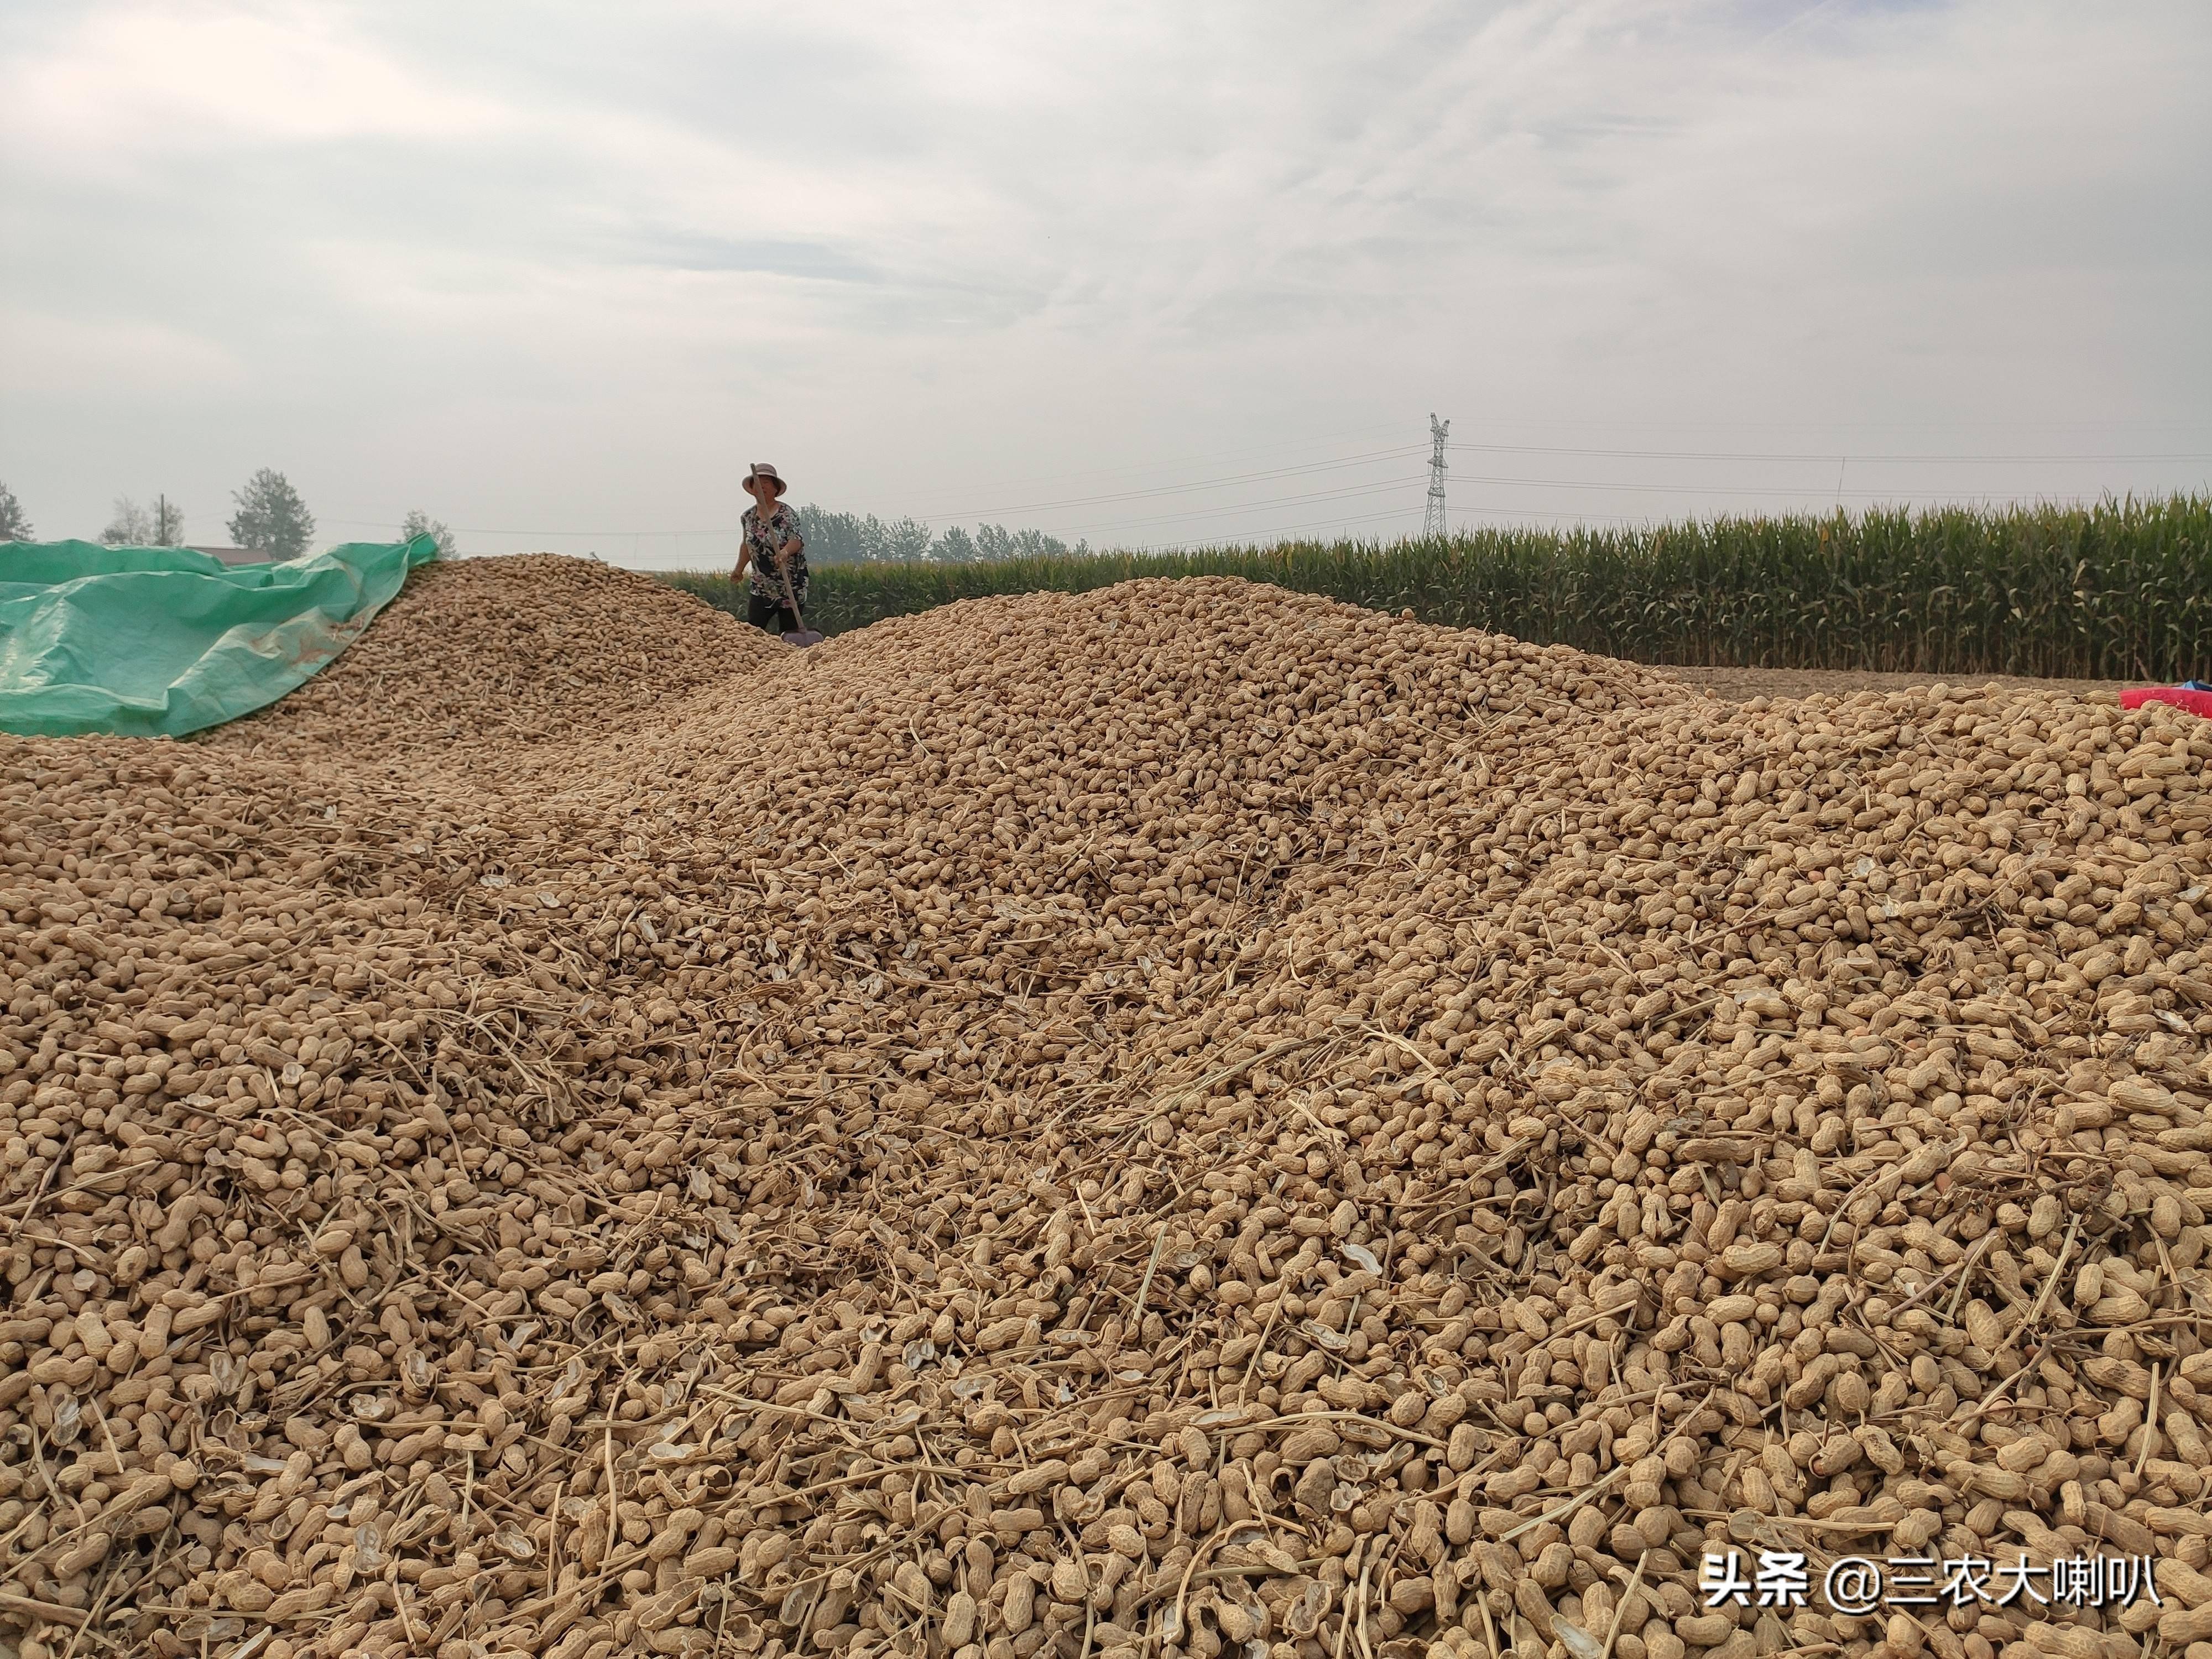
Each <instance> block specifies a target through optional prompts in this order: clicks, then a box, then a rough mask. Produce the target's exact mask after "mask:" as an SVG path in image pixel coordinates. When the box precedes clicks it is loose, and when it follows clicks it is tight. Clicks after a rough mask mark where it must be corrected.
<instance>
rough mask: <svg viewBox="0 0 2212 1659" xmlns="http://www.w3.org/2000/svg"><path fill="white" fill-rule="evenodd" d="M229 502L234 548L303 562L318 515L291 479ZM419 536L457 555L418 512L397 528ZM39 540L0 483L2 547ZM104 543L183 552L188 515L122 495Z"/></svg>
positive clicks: (408, 536)
mask: <svg viewBox="0 0 2212 1659" xmlns="http://www.w3.org/2000/svg"><path fill="white" fill-rule="evenodd" d="M231 501H232V502H233V504H234V506H235V507H236V508H237V511H236V512H234V513H232V514H231V516H230V518H229V519H228V521H227V522H226V523H225V525H224V526H223V527H224V528H225V529H226V530H228V532H230V541H231V545H233V546H234V547H242V548H245V549H246V550H248V551H249V552H254V553H261V554H265V555H266V556H269V557H270V559H271V560H276V561H281V560H285V559H295V558H297V557H299V556H300V555H301V554H302V553H304V552H306V551H307V546H308V544H309V543H310V542H311V541H313V538H314V534H315V515H314V514H313V513H310V512H309V511H308V510H307V502H306V501H304V500H302V499H301V495H300V492H299V491H298V490H297V489H294V488H293V487H292V483H291V480H289V478H287V477H285V476H284V475H283V473H281V472H278V471H275V470H274V469H272V468H270V467H265V466H264V467H263V468H262V469H261V470H260V471H258V472H257V473H255V474H254V475H253V476H252V477H251V478H249V479H247V480H246V487H245V488H244V489H239V490H236V491H234V492H233V493H232V495H231ZM417 536H428V537H430V538H433V539H434V540H435V542H436V543H437V544H438V556H439V557H440V558H451V557H452V556H453V553H454V551H455V548H454V541H453V532H452V531H451V530H450V529H448V528H447V526H445V525H443V524H441V523H440V522H439V521H438V520H435V519H434V518H432V517H430V515H429V514H428V513H425V512H423V511H422V508H420V507H416V508H415V509H413V510H412V511H410V513H408V514H407V517H406V519H405V520H404V521H403V522H402V523H401V525H400V526H399V537H400V539H401V540H403V541H411V540H413V539H414V538H416V537H417ZM36 538H37V532H35V531H34V530H33V528H32V526H31V519H30V515H29V514H28V513H26V512H25V511H24V510H23V504H22V503H21V501H18V500H16V498H15V492H14V491H13V490H11V489H9V488H8V486H7V485H6V484H4V483H0V542H27V541H33V540H35V539H36ZM100 540H101V541H102V542H103V543H105V544H106V545H107V546H109V547H181V546H183V545H184V544H185V515H184V513H183V511H182V509H180V508H179V507H178V506H177V504H176V503H175V502H173V501H171V500H170V499H169V498H168V496H167V495H156V496H155V498H154V500H153V502H152V504H151V505H150V506H149V505H146V504H144V503H142V502H139V501H134V500H133V499H132V498H131V497H130V496H128V495H119V496H118V497H117V498H116V501H115V516H114V517H113V518H112V519H111V520H108V523H107V526H106V528H105V529H104V530H102V531H101V532H100Z"/></svg>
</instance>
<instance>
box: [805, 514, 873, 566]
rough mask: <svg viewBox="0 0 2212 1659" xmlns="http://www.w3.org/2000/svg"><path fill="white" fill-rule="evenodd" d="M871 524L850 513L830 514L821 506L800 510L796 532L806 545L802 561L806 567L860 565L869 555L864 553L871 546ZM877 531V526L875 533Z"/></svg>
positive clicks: (870, 521)
mask: <svg viewBox="0 0 2212 1659" xmlns="http://www.w3.org/2000/svg"><path fill="white" fill-rule="evenodd" d="M873 522H874V521H873V520H863V519H860V518H858V517H856V516H855V515H854V514H853V513H832V512H830V511H829V508H827V507H800V508H799V535H800V536H801V537H803V538H805V542H806V562H808V563H809V564H858V563H860V562H861V561H862V560H864V559H866V558H868V557H869V556H870V554H869V548H870V546H871V545H872V543H871V537H870V532H869V529H868V526H869V525H870V524H872V523H873ZM880 529H881V526H878V532H879V531H880ZM877 539H880V537H879V536H878V538H877Z"/></svg>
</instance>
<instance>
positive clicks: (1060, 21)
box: [0, 0, 2212, 567]
mask: <svg viewBox="0 0 2212 1659" xmlns="http://www.w3.org/2000/svg"><path fill="white" fill-rule="evenodd" d="M2208 85H2212V8H2208V7H2207V6H2206V5H2205V4H2204V3H2203V0H2174V3H2156V0H2148V3H2129V4H2126V5H2093V4H2084V3H2081V0H2050V3H2045V0H1964V3H1957V4H1942V3H1917V0H1888V3H1880V0H1826V3H1811V0H1740V3H1726V0H1716V3H1711V4H1695V3H1662V0H1529V3H1511V4H1477V3H1445V4H1422V3H1414V0H1404V3H1396V4H1393V5H1390V6H1387V7H1373V6H1357V7H1355V6H1350V5H1330V4H1321V3H1307V0H1267V3H1265V4H1260V3H1250V4H1246V3H1237V0H1212V3H1206V4H1200V5H1192V4H1190V3H1188V0H1179V3H1157V4H1156V3H1149V0H1114V3H1112V4H1110V5H1107V4H1090V5H1082V4H1078V5H1054V6H1041V5H1036V4H1034V3H1027V4H1020V5H997V4H991V3H975V4H970V5H966V6H960V7H952V6H945V5H920V4H911V5H908V4H884V3H837V4H827V5H809V6H783V7H776V8H769V7H763V6H752V5H745V4H733V3H716V4H706V3H654V0H629V3H625V4H623V5H620V6H608V5H605V4H602V3H589V4H586V3H570V4H562V3H533V4H530V5H520V4H504V5H501V4H464V5H456V4H454V3H452V0H439V3H425V4H416V3H408V0H379V3H377V4H374V5H362V6H351V5H343V4H332V3H311V4H300V5H288V4H216V3H210V4H204V5H137V4H100V3H91V4H72V5H57V4H54V3H52V0H28V3H27V0H0V228H4V240H0V481H4V482H5V483H7V484H8V485H9V487H11V488H12V489H14V490H15V493H16V495H18V496H19V497H20V498H21V501H22V502H23V504H24V506H25V507H26V508H27V511H28V513H29V514H30V516H31V519H32V520H33V524H34V526H36V529H37V531H38V532H39V533H40V535H42V536H46V537H56V536H63V535H82V536H91V535H94V534H96V533H97V532H98V531H99V529H100V526H102V525H103V524H105V523H106V521H107V519H108V517H109V515H110V509H111V504H112V501H113V498H114V497H115V496H117V495H119V494H125V493H127V494H130V495H136V496H139V497H141V498H148V499H150V498H151V496H152V495H154V494H155V492H156V491H167V494H168V495H170V497H171V498H172V499H173V500H174V501H179V502H180V503H181V504H182V506H183V507H184V510H185V529H186V532H187V538H188V539H190V540H192V541H197V542H208V541H225V540H228V534H227V532H225V531H224V529H223V527H222V520H224V519H225V518H226V517H227V516H228V511H229V495H230V492H231V491H232V490H233V489H236V488H237V487H238V486H239V485H240V483H242V482H243V481H244V480H245V478H246V477H247V476H248V475H249V474H250V473H251V472H252V471H254V469H256V468H258V467H262V466H273V467H276V468H277V469H279V470H281V471H283V472H285V473H286V474H287V475H288V476H289V477H290V478H291V480H292V482H293V483H295V485H297V486H298V487H299V489H300V490H301V493H302V494H303V495H305V496H306V498H307V502H308V504H309V506H310V507H312V509H313V511H314V513H315V514H316V517H317V520H318V523H319V532H318V536H317V540H318V542H319V543H328V542H333V541H338V540H345V539H358V538H365V537H374V536H377V535H380V534H386V533H388V532H390V531H391V530H392V528H393V526H396V524H397V522H398V519H399V517H400V516H401V514H403V513H404V512H405V511H406V510H407V509H408V508H409V507H423V508H425V509H427V510H428V512H430V513H432V514H433V515H434V516H436V517H439V518H441V519H444V520H447V521H448V522H450V523H451V524H453V525H454V526H457V527H459V530H460V532H461V534H460V539H461V544H462V546H463V547H464V548H465V550H471V551H485V552H491V551H502V552H504V551H520V550H528V549H531V548H535V547H549V548H553V549H556V550H564V551H583V550H586V549H596V550H599V551H600V552H601V553H602V554H604V555H606V556H610V557H613V558H616V559H617V560H620V561H621V562H629V563H637V564H653V565H677V566H693V567H698V566H712V565H716V564H726V562H728V561H729V559H730V558H731V557H732V555H733V550H734V534H733V532H734V526H735V523H736V520H737V515H738V512H739V511H740V509H741V508H742V507H744V504H745V503H744V497H743V496H742V495H741V494H740V493H739V491H738V477H740V475H741V472H742V470H743V465H744V463H745V462H746V461H748V460H751V459H762V460H768V461H772V462H774V463H775V464H776V465H778V466H779V467H781V469H782V471H784V473H785V474H786V476H787V477H789V478H791V479H792V480H793V484H794V491H793V495H794V498H795V499H798V500H801V501H816V502H819V503H821V504H823V505H825V506H832V507H843V508H846V509H849V510H852V511H856V512H864V513H865V512H873V513H880V514H882V515H884V516H885V517H886V518H890V517H894V516H896V515H899V514H902V513H911V514H913V515H915V516H916V517H920V518H923V519H926V520H929V521H930V522H931V523H932V524H933V525H936V526H940V527H941V526H944V525H945V524H947V523H953V522H959V523H967V524H971V525H972V524H973V523H975V522H976V521H977V520H981V519H988V520H996V521H1001V522H1005V523H1007V524H1009V525H1012V526H1026V525H1034V526H1038V527H1040V528H1043V529H1047V530H1050V531H1053V532H1055V533H1058V534H1060V535H1062V536H1065V537H1066V538H1068V539H1069V540H1071V541H1072V540H1073V539H1075V538H1077V537H1079V536H1082V537H1086V538H1089V539H1090V540H1091V542H1092V543H1093V544H1121V545H1133V544H1172V543H1179V542H1189V541H1194V540H1202V539H1217V538H1218V539H1227V538H1265V537H1269V536H1272V535H1273V534H1276V533H1279V532H1292V531H1296V532H1312V533H1325V534H1326V533H1346V534H1355V535H1363V536H1364V535H1372V536H1378V537H1394V536H1396V535H1399V534H1401V533H1406V532H1413V531H1416V530H1418V529H1419V525H1420V520H1421V510H1422V504H1423V493H1424V489H1425V477H1424V474H1425V464H1426V459H1427V449H1428V417H1429V415H1430V413H1431V411H1432V410H1433V411H1434V412H1435V413H1436V414H1437V415H1439V416H1445V417H1448V418H1449V420H1450V421H1451V422H1452V426H1451V441H1452V443H1453V444H1454V445H1455V448H1454V449H1453V450H1452V452H1451V454H1450V464H1451V469H1452V472H1451V477H1450V479H1449V486H1448V488H1449V502H1450V508H1451V516H1452V521H1453V524H1454V525H1455V526H1460V525H1470V526H1471V525H1477V524H1483V523H1499V522H1510V521H1513V520H1528V521H1531V522H1537V523H1546V524H1549V523H1555V522H1560V521H1563V520H1575V519H1583V520H1595V521H1599V522H1612V521H1614V520H1649V519H1657V518H1668V517H1676V516H1682V515H1687V514H1692V513H1711V512H1714V511H1718V510H1752V511H1779V510H1784V509H1788V508H1793V507H1814V508H1821V509H1826V510H1833V508H1834V507H1836V506H1837V505H1838V503H1839V502H1840V503H1841V504H1842V505H1844V506H1846V507H1853V508H1858V507H1865V506H1867V505H1869V504H1871V503H1875V502H1897V501H1936V500H1945V499H1957V498H1995V499H2009V498H2015V497H2036V496H2057V497H2079V496H2084V495H2087V496H2094V495H2097V494H2099V493H2100V492H2101V491H2106V490H2111V491H2115V492H2124V491H2127V490H2130V489H2133V490H2136V491H2138V492H2144V491H2163V490H2166V489H2202V488H2204V487H2206V483H2207V480H2208V478H2212V305H2208V295H2212V218H2208V215H2207V213H2206V206H2207V204H2208V203H2212V99H2208V98H2207V97H2206V96H2205V91H2204V89H2205V88H2206V87H2207V86H2208ZM1624 452H1629V453H1624ZM1884 457H1888V458H1891V459H1881V458H1884ZM1897 458H1948V459H1897Z"/></svg>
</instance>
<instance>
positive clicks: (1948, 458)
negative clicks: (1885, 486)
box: [1447, 422, 2212, 465]
mask: <svg viewBox="0 0 2212 1659" xmlns="http://www.w3.org/2000/svg"><path fill="white" fill-rule="evenodd" d="M1447 424H1449V422H1447ZM1451 447H1452V448H1454V449H1467V450H1480V451H1482V452H1483V453H1486V454H1492V455H1603V456H1609V457H1614V458H1618V459H1626V460H1644V461H1836V460H1843V459H1850V460H1854V461H1879V462H1882V463H1884V464H1886V465H1887V464H1894V463H1899V462H1910V461H1933V462H1945V463H1954V464H1955V463H1968V464H1976V465H1979V464H1989V465H2015V464H2020V465H2026V464H2028V463H2049V462H2053V461H2204V460H2212V452H2204V453H2183V454H2142V455H1862V454H1859V453H1856V452H1852V453H1849V454H1848V456H1847V455H1846V453H1845V452H1844V451H1842V450H1831V451H1829V452H1828V453H1826V454H1825V455H1775V454H1761V453H1750V452H1745V451H1730V450H1717V449H1713V450H1704V449H1574V448H1568V447H1563V446H1559V445H1554V444H1453V445H1452V446H1451Z"/></svg>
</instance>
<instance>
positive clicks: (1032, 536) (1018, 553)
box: [1013, 530, 1067, 559]
mask: <svg viewBox="0 0 2212 1659" xmlns="http://www.w3.org/2000/svg"><path fill="white" fill-rule="evenodd" d="M1013 545H1014V556H1015V557H1016V558H1018V559H1042V558H1057V557H1059V556H1060V555H1061V554H1063V553H1065V552H1066V551H1067V544H1066V542H1064V541H1062V540H1060V538H1059V537H1057V536H1048V535H1046V534H1045V533H1044V532H1042V530H1024V531H1021V532H1018V533H1017V534H1016V535H1015V537H1014V542H1013Z"/></svg>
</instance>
